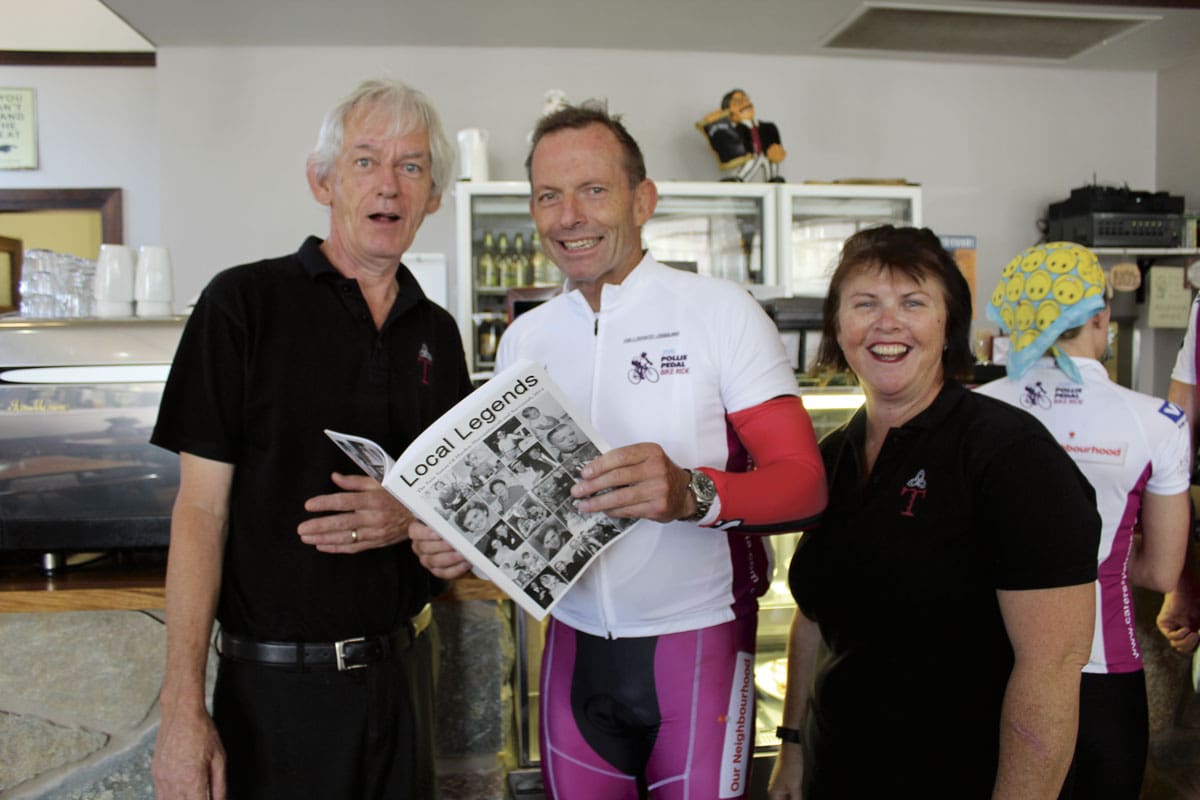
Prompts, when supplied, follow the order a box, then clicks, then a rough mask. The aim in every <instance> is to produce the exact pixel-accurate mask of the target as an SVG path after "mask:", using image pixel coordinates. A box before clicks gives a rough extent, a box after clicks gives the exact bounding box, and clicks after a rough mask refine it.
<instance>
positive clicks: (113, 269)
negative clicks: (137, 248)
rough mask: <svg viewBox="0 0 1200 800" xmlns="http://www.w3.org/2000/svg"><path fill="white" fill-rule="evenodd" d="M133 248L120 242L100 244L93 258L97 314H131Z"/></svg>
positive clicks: (109, 315) (118, 315) (126, 315)
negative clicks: (95, 256) (96, 257)
mask: <svg viewBox="0 0 1200 800" xmlns="http://www.w3.org/2000/svg"><path fill="white" fill-rule="evenodd" d="M133 275H134V264H133V251H132V250H131V249H129V248H128V247H126V246H125V245H123V244H102V245H100V257H99V258H98V259H96V282H95V291H94V294H95V297H96V303H95V312H96V316H97V317H131V316H133Z"/></svg>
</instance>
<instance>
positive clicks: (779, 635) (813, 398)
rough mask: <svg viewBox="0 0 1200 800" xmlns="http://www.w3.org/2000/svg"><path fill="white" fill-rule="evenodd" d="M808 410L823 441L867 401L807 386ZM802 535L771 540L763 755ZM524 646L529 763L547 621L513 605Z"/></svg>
mask: <svg viewBox="0 0 1200 800" xmlns="http://www.w3.org/2000/svg"><path fill="white" fill-rule="evenodd" d="M800 392H801V396H802V398H803V400H804V406H805V408H806V409H808V413H809V416H810V417H811V418H812V421H813V427H814V429H815V430H816V433H817V438H818V439H819V438H820V437H822V436H824V435H825V434H826V433H829V432H830V431H832V430H834V429H835V428H837V427H839V426H840V425H842V424H843V423H844V422H845V421H846V420H848V419H849V418H850V416H851V415H852V414H853V413H854V412H855V410H857V409H858V407H859V406H861V405H862V403H863V395H862V390H861V389H859V388H858V387H856V386H836V387H835V386H823V387H801V389H800ZM801 535H802V534H800V533H784V534H777V535H774V536H771V537H770V539H771V552H772V554H773V560H774V563H775V573H774V575H773V577H772V580H771V585H770V588H769V589H768V591H767V593H766V594H765V595H763V597H761V598H760V599H759V613H758V639H757V642H758V647H757V655H756V657H755V670H754V674H755V686H756V698H757V711H756V720H755V745H756V750H757V751H758V752H760V753H773V752H774V751H775V749H776V748H777V747H778V744H779V740H778V739H777V738H776V737H775V727H776V726H777V725H779V724H780V719H781V716H782V714H783V692H784V690H785V689H786V687H787V681H786V677H787V670H786V667H787V638H788V631H789V629H790V626H791V622H792V612H793V611H794V610H795V607H796V606H795V603H794V602H793V601H792V594H791V590H790V589H789V588H788V584H787V570H788V564H789V563H790V562H791V558H792V552H793V551H794V550H795V549H796V543H797V542H798V541H799V539H800V536H801ZM513 608H514V609H515V610H514V614H515V615H516V616H515V619H514V626H515V629H516V641H517V645H518V658H517V664H516V673H517V674H516V681H515V683H516V686H515V695H516V700H517V702H516V714H517V720H516V729H517V732H518V739H519V744H520V755H521V760H522V763H523V765H529V764H533V763H536V762H537V761H538V760H539V757H540V756H539V753H538V729H537V724H538V718H539V717H538V702H539V693H538V686H539V678H540V667H541V661H542V640H543V637H544V633H545V623H543V622H538V621H537V620H535V619H534V618H533V617H530V616H528V615H526V614H525V613H524V612H521V611H520V610H519V609H517V608H516V606H515V604H514V606H513Z"/></svg>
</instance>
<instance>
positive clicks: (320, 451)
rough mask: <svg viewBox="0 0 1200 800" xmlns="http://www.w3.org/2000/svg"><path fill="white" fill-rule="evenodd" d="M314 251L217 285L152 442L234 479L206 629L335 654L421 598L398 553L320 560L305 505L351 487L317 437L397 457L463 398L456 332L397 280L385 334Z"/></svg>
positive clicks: (425, 584)
mask: <svg viewBox="0 0 1200 800" xmlns="http://www.w3.org/2000/svg"><path fill="white" fill-rule="evenodd" d="M320 245H321V240H319V239H317V238H315V237H312V238H309V239H308V240H307V241H306V242H305V243H304V244H303V245H302V246H301V248H300V250H299V251H298V252H296V253H295V254H293V255H288V256H284V257H282V258H276V259H271V260H268V261H261V262H258V263H255V264H246V265H243V266H239V267H233V268H232V269H229V270H226V271H224V272H222V273H220V274H218V275H217V276H216V277H214V278H213V280H212V282H211V283H209V285H208V286H207V288H205V290H204V292H203V293H202V294H201V296H200V300H199V302H198V303H197V304H196V307H195V310H194V311H193V312H192V314H191V317H190V319H189V320H188V322H187V326H186V328H185V330H184V333H183V337H182V339H181V340H180V343H179V349H178V352H177V353H176V356H175V361H174V363H173V364H172V367H171V374H170V377H169V378H168V380H167V385H166V388H165V390H164V392H163V397H162V403H161V406H160V408H159V416H158V423H157V424H156V426H155V429H154V434H153V436H152V437H151V441H152V442H153V443H154V444H157V445H159V446H161V447H164V448H167V449H169V450H173V451H176V452H187V453H192V454H194V455H197V456H201V457H204V458H208V459H213V460H216V461H223V462H226V463H230V464H233V465H234V466H235V467H236V469H235V471H234V478H233V488H232V498H231V502H230V516H229V539H228V543H227V544H226V548H225V563H224V575H223V579H222V585H221V596H220V603H219V606H218V611H217V618H218V619H219V620H220V622H221V624H222V625H223V626H224V627H225V629H226V630H228V631H230V632H231V633H236V634H242V635H246V636H252V637H254V638H258V639H268V640H280V641H331V640H337V639H342V638H347V637H350V636H358V635H363V634H374V633H382V632H386V631H389V630H392V629H394V628H395V627H396V626H397V625H398V624H399V623H400V621H401V620H403V619H404V618H405V617H406V616H408V615H410V614H412V613H414V612H415V611H416V610H418V609H419V608H420V607H421V606H422V605H423V604H424V603H425V602H426V601H427V600H428V598H429V594H430V587H431V585H432V581H433V579H432V577H431V576H429V575H428V573H426V572H425V571H424V570H423V569H422V568H421V566H420V565H419V564H418V562H417V560H416V558H415V556H414V555H413V553H412V551H411V549H410V547H409V546H408V544H407V543H405V544H402V545H399V546H396V547H388V548H382V549H374V550H368V551H365V552H363V553H358V554H355V555H342V554H326V553H320V552H318V551H317V550H316V549H314V548H313V547H312V546H310V545H306V544H304V543H303V542H301V541H300V537H299V536H298V535H297V534H296V527H297V526H298V525H299V524H300V523H301V522H302V521H303V520H305V519H307V518H309V517H311V516H313V515H312V514H310V513H308V512H306V511H305V510H304V501H305V500H306V499H308V498H309V497H312V496H314V495H318V494H327V493H332V492H336V491H339V490H338V489H337V487H336V486H335V485H334V484H333V482H332V481H331V479H330V473H332V472H334V471H339V472H344V473H352V474H354V473H360V472H361V470H359V469H358V468H357V467H356V466H355V465H354V464H353V462H351V461H350V460H349V459H348V458H347V457H346V456H345V455H344V454H342V452H341V451H340V450H339V449H338V448H337V447H336V446H335V445H334V444H333V443H332V442H331V441H329V439H328V438H326V436H325V435H324V433H323V432H322V430H323V429H324V428H331V429H333V430H338V431H342V432H346V433H353V434H358V435H361V436H366V437H368V438H371V439H374V440H375V441H376V442H378V443H379V444H381V445H382V446H383V447H384V448H386V449H387V450H388V452H389V453H391V454H392V455H393V456H395V455H398V454H399V453H400V452H401V451H402V450H403V449H404V448H405V447H406V446H407V445H408V444H409V442H411V441H412V440H413V439H414V438H415V437H416V436H417V435H418V434H419V433H420V432H421V431H422V430H423V429H424V428H425V427H426V426H427V425H428V424H429V423H431V422H433V421H434V420H435V419H437V417H438V416H440V415H441V414H442V413H443V412H445V411H446V410H448V409H449V408H450V407H451V406H453V405H454V403H456V402H457V401H458V400H459V399H461V398H462V397H464V396H465V395H466V394H467V393H468V392H469V391H470V388H471V386H470V377H469V375H468V372H467V368H466V363H465V360H464V357H463V349H462V342H461V340H460V338H459V333H458V329H457V327H456V326H455V323H454V320H453V318H452V317H451V316H450V315H449V314H448V313H447V312H446V311H445V310H444V309H442V308H440V307H439V306H437V305H436V304H434V303H432V302H430V301H429V300H428V299H426V298H425V295H424V294H423V293H422V291H421V289H420V287H419V286H418V284H417V282H416V280H415V279H414V278H413V277H412V275H411V274H410V273H409V272H408V270H407V269H405V268H404V266H403V265H401V266H400V268H399V270H398V272H397V276H396V280H397V283H398V284H399V294H398V295H397V297H396V300H395V303H394V304H393V306H392V309H391V311H390V312H389V314H388V317H387V320H386V322H385V323H384V325H383V328H382V330H377V329H376V328H375V324H374V322H373V321H372V319H371V314H370V311H369V310H368V308H367V303H366V300H365V299H364V298H363V296H362V293H361V292H360V291H359V288H358V283H357V281H354V280H352V279H348V278H344V277H342V275H341V274H340V273H338V272H337V270H335V269H334V268H333V266H332V265H331V264H330V263H329V261H328V260H327V259H326V258H325V256H324V254H323V253H322V252H321V250H320Z"/></svg>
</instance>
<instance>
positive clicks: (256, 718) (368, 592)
mask: <svg viewBox="0 0 1200 800" xmlns="http://www.w3.org/2000/svg"><path fill="white" fill-rule="evenodd" d="M452 168H453V151H452V149H451V147H450V144H449V142H448V141H447V140H446V137H445V134H444V133H443V131H442V125H441V122H440V120H439V118H438V115H437V112H436V111H435V110H434V109H433V107H432V106H431V104H430V103H429V100H428V99H427V98H426V97H425V96H424V95H422V94H421V93H420V92H417V91H415V90H413V89H411V88H409V87H408V86H405V85H404V84H401V83H398V82H393V81H367V82H365V83H363V84H361V85H360V86H359V87H358V88H357V89H356V90H355V91H354V92H353V93H352V94H350V95H349V96H348V97H347V98H345V99H344V100H343V101H342V102H341V103H340V104H339V105H338V106H337V107H335V108H334V109H333V110H332V111H330V112H329V114H328V115H327V117H326V119H325V121H324V123H323V125H322V127H321V131H320V136H319V139H318V142H317V146H316V148H315V149H314V150H313V152H312V154H311V155H310V156H309V159H308V182H309V187H310V189H311V190H312V193H313V196H314V197H315V198H316V200H317V202H319V203H321V204H322V205H325V206H328V207H329V214H330V227H329V235H328V237H327V238H326V239H325V240H324V241H322V240H321V239H318V238H316V237H310V238H309V239H308V240H307V241H305V242H304V243H303V244H302V245H301V247H300V249H299V250H298V251H297V252H295V253H293V254H290V255H286V256H282V257H280V258H274V259H269V260H266V261H261V262H258V263H254V264H246V265H242V266H239V267H233V268H232V269H228V270H226V271H224V272H221V273H220V274H218V275H217V276H216V277H215V278H213V280H212V281H211V282H210V283H209V285H208V286H207V287H206V288H205V290H204V292H203V294H202V295H201V297H200V299H199V301H198V302H197V304H196V307H195V310H194V311H193V313H192V314H191V317H190V319H189V320H188V323H187V327H186V329H185V331H184V334H183V337H182V339H181V340H180V344H179V350H178V352H177V354H176V357H175V361H174V363H173V364H172V367H171V374H170V377H169V378H168V380H167V385H166V388H165V390H164V393H163V398H162V403H161V407H160V409H159V417H158V423H157V425H156V426H155V429H154V434H153V436H152V441H153V442H154V443H155V444H157V445H159V446H161V447H164V448H167V449H169V450H173V451H176V452H178V453H179V458H180V475H181V479H180V486H179V494H178V497H177V498H176V501H175V507H174V512H173V515H172V521H171V546H170V553H169V557H168V566H167V588H166V618H167V660H166V662H167V663H166V673H165V677H164V680H163V688H162V694H161V708H162V723H161V726H160V728H159V733H158V740H157V743H156V746H155V754H154V763H153V767H152V772H153V775H154V783H155V789H156V791H157V795H158V797H159V798H163V799H164V800H174V799H175V798H188V799H190V798H208V797H209V796H210V795H211V797H212V798H213V800H222V798H225V797H226V796H229V797H235V798H238V800H246V799H247V798H281V797H287V798H305V797H311V798H331V797H354V798H387V799H389V800H390V799H391V798H430V797H434V796H435V795H436V791H435V787H434V775H433V753H432V739H433V735H432V725H433V716H432V698H433V685H432V682H433V675H432V653H433V648H434V647H435V645H436V642H434V641H431V638H432V636H433V631H432V630H431V629H430V628H429V620H430V616H431V615H430V613H429V607H428V601H429V599H430V597H431V596H432V595H433V594H434V593H435V592H436V591H437V589H438V588H439V584H438V582H437V580H436V579H435V578H433V577H432V576H431V575H430V574H429V573H427V572H426V571H425V570H424V569H423V568H422V567H421V566H420V564H419V563H418V562H417V559H416V558H415V557H414V556H413V553H412V550H411V548H410V544H409V542H408V541H407V537H408V534H407V529H408V524H409V521H410V520H411V515H410V514H409V512H408V510H407V509H406V508H404V507H403V506H402V505H401V504H400V503H399V502H398V501H396V500H395V499H394V498H393V497H392V496H391V495H390V494H388V493H387V492H386V491H385V490H383V489H382V488H381V487H380V485H379V484H378V483H377V482H376V481H375V480H373V479H372V478H369V477H366V476H363V475H356V474H349V473H351V472H354V471H355V470H354V467H353V464H352V463H351V462H350V461H349V460H348V459H347V458H346V457H345V456H344V455H342V453H341V451H340V450H338V448H336V447H334V446H333V445H332V444H331V443H330V442H329V441H328V440H327V439H326V438H325V436H324V435H323V433H322V430H323V429H324V428H335V429H340V430H353V431H355V432H356V433H360V434H363V435H365V436H368V437H370V438H372V439H374V440H375V441H377V442H379V443H380V444H381V445H382V446H383V447H384V448H385V449H386V450H388V451H389V452H393V453H396V452H400V451H401V450H403V449H404V447H406V446H407V445H408V444H409V442H411V441H412V439H413V438H415V437H416V436H417V435H418V434H419V433H420V432H421V431H422V430H423V429H424V428H425V427H426V426H427V425H428V424H429V423H431V422H432V421H434V420H435V419H437V417H438V416H440V415H441V414H442V413H443V412H445V411H446V410H448V409H449V408H450V407H452V406H453V405H454V404H455V403H456V402H457V401H458V400H459V399H461V398H462V397H463V396H465V395H466V394H467V393H468V392H469V391H470V379H469V375H468V372H467V368H466V363H465V360H464V358H463V352H462V344H461V341H460V339H459V335H458V331H457V328H456V326H455V323H454V320H453V319H452V318H451V317H450V315H449V314H448V313H446V311H445V310H443V309H442V308H440V307H438V306H437V305H435V304H434V303H432V302H430V301H429V300H428V299H426V298H425V296H424V294H423V293H422V292H421V289H420V288H419V286H418V284H417V282H416V280H415V279H414V278H413V276H412V275H411V274H410V273H409V271H408V270H407V269H406V268H405V267H404V265H403V264H401V263H400V259H401V257H402V256H403V255H404V253H405V252H406V251H407V250H408V248H409V246H410V245H411V244H412V241H413V238H414V236H415V235H416V233H417V229H418V228H419V227H420V225H421V222H422V221H423V220H424V218H425V215H426V214H431V213H433V212H434V211H436V210H437V209H438V207H439V205H440V204H441V195H442V192H443V191H444V189H445V188H446V186H447V183H448V181H449V180H450V175H451V171H452ZM214 619H215V620H216V621H217V622H219V623H220V633H219V634H218V637H217V638H218V641H217V648H218V652H219V653H220V661H219V666H218V670H217V678H216V686H215V689H214V693H213V710H212V715H211V717H210V715H209V713H208V711H207V710H206V708H205V672H206V664H207V659H208V653H209V642H210V637H211V633H212V627H213V622H214Z"/></svg>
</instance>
